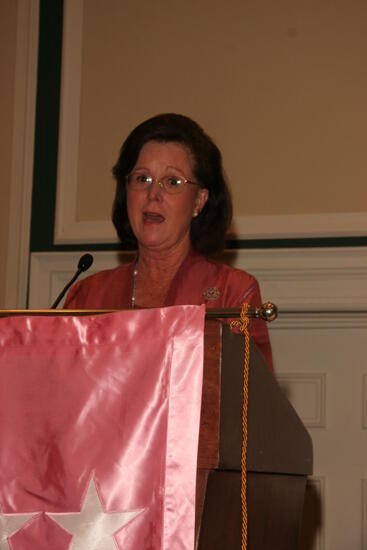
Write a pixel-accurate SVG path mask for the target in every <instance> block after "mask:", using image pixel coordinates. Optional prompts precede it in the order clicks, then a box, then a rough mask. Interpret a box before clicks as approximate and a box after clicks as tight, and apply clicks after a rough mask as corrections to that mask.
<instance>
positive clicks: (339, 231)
mask: <svg viewBox="0 0 367 550" xmlns="http://www.w3.org/2000/svg"><path fill="white" fill-rule="evenodd" d="M366 216H367V212H353V213H337V214H293V215H284V216H280V215H278V216H238V217H235V218H234V220H233V224H232V226H231V228H230V236H233V238H237V239H259V238H261V239H281V238H290V237H291V238H302V237H309V238H311V237H340V236H341V237H347V236H352V237H353V236H355V235H359V236H364V235H367V228H366Z"/></svg>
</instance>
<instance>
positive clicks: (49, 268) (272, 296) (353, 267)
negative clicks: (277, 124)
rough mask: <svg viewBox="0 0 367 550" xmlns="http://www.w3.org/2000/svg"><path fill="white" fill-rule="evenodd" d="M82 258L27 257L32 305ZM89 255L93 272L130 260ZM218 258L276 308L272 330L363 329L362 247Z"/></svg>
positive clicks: (112, 254)
mask: <svg viewBox="0 0 367 550" xmlns="http://www.w3.org/2000/svg"><path fill="white" fill-rule="evenodd" d="M81 254H82V251H75V252H42V253H32V255H31V282H30V305H31V307H47V306H46V305H41V303H42V304H45V302H47V303H49V302H48V301H47V300H48V299H49V296H48V295H47V290H46V289H47V288H50V284H51V282H50V280H49V279H48V277H50V274H51V272H52V273H53V277H54V278H55V277H56V278H57V273H60V277H61V278H62V279H63V280H64V278H65V277H66V276H68V277H69V276H70V277H71V276H72V274H73V273H74V271H75V269H76V267H75V266H76V265H77V262H78V259H79V257H80V255H81ZM93 255H94V257H95V263H94V266H93V269H95V270H101V269H106V268H107V269H108V268H112V267H116V266H117V265H119V262H120V261H121V259H126V258H130V257H131V253H118V252H116V251H104V252H94V253H93ZM221 260H223V261H225V262H227V263H229V264H231V265H233V266H234V267H238V268H240V269H245V270H247V271H249V272H250V273H252V274H253V275H255V276H256V277H257V279H258V281H259V282H260V287H261V290H262V297H263V300H264V301H265V300H271V301H273V302H274V303H276V304H277V305H278V307H279V310H280V315H279V317H278V319H277V321H276V322H275V323H272V324H270V325H269V326H270V329H271V330H278V329H283V328H287V329H288V328H291V329H302V328H322V327H327V328H330V327H331V326H332V327H340V328H345V327H355V326H367V292H366V284H365V281H366V280H367V249H366V248H343V249H335V248H331V249H302V250H301V249H287V250H284V249H282V250H280V249H267V250H240V251H226V252H225V253H224V254H223V255H222V257H221ZM41 274H42V283H41ZM37 287H40V288H39V289H38V290H37ZM44 293H46V294H44ZM36 296H37V299H36V298H35V297H36ZM42 296H45V298H42ZM325 310H326V311H327V312H326V313H325Z"/></svg>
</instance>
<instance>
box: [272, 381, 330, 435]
mask: <svg viewBox="0 0 367 550" xmlns="http://www.w3.org/2000/svg"><path fill="white" fill-rule="evenodd" d="M276 378H277V380H278V382H279V385H280V387H281V388H282V390H283V391H284V393H285V395H286V397H287V399H288V400H289V401H290V403H291V404H292V406H293V408H294V409H295V411H296V412H297V414H298V416H299V417H300V419H301V420H302V422H303V423H304V425H305V426H306V428H320V429H325V428H326V374H325V373H315V372H304V373H300V372H287V373H276Z"/></svg>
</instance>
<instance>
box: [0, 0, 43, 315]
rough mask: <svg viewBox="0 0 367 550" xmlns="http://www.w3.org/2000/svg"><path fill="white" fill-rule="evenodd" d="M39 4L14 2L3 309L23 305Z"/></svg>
mask: <svg viewBox="0 0 367 550" xmlns="http://www.w3.org/2000/svg"><path fill="white" fill-rule="evenodd" d="M38 28H39V0H22V1H20V2H18V15H17V37H16V61H15V98H14V117H13V144H12V168H11V195H10V206H9V212H10V215H9V239H8V253H7V272H6V287H5V293H6V299H5V307H6V308H14V307H16V308H22V307H24V306H25V304H26V297H27V282H28V260H29V238H30V221H31V200H32V184H33V157H34V131H35V119H36V89H37V60H38Z"/></svg>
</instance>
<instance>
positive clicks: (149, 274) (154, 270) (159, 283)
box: [135, 243, 190, 307]
mask: <svg viewBox="0 0 367 550" xmlns="http://www.w3.org/2000/svg"><path fill="white" fill-rule="evenodd" d="M189 250H190V243H188V245H186V246H180V247H177V248H176V249H175V250H172V251H170V252H169V253H167V252H165V253H161V252H156V251H152V250H149V249H144V248H143V247H140V248H139V257H138V263H137V274H136V280H135V303H136V304H137V305H139V306H141V307H160V306H162V305H163V303H164V300H165V297H166V295H167V292H168V289H169V287H170V285H171V283H172V280H173V278H174V276H175V275H176V273H177V270H178V269H179V267H180V265H181V264H182V262H183V260H184V259H185V258H186V256H187V254H188V252H189Z"/></svg>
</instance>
